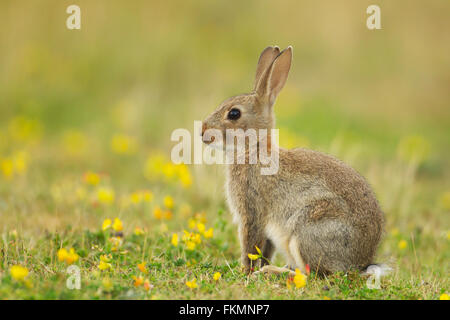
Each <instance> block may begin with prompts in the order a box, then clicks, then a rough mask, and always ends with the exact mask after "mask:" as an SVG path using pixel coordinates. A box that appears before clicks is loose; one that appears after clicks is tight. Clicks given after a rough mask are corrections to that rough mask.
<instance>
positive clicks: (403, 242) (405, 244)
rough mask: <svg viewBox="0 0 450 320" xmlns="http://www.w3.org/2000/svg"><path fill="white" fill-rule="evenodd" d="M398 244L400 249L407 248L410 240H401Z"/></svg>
mask: <svg viewBox="0 0 450 320" xmlns="http://www.w3.org/2000/svg"><path fill="white" fill-rule="evenodd" d="M397 246H398V248H399V249H400V250H403V249H406V247H407V246H408V242H407V241H406V240H400V241H399V242H398V245H397Z"/></svg>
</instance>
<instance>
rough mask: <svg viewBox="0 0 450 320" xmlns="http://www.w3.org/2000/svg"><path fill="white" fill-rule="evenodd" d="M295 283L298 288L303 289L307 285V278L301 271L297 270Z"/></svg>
mask: <svg viewBox="0 0 450 320" xmlns="http://www.w3.org/2000/svg"><path fill="white" fill-rule="evenodd" d="M294 283H295V286H296V287H297V288H303V287H304V286H305V285H306V276H305V275H304V274H303V273H301V271H300V270H299V269H295V276H294Z"/></svg>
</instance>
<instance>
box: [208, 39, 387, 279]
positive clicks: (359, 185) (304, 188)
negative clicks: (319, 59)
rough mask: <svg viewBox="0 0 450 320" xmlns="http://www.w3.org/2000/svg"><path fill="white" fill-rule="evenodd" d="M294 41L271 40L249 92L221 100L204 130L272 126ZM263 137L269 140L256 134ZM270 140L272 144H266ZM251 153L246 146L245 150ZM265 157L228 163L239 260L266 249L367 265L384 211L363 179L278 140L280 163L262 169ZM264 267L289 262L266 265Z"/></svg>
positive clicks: (345, 265)
mask: <svg viewBox="0 0 450 320" xmlns="http://www.w3.org/2000/svg"><path fill="white" fill-rule="evenodd" d="M291 61H292V47H288V48H287V49H285V50H283V51H282V52H280V50H279V48H278V47H267V48H266V49H265V50H264V51H263V52H262V53H261V56H260V58H259V61H258V66H257V69H256V79H255V86H254V89H253V91H252V92H251V93H248V94H242V95H239V96H235V97H232V98H229V99H227V100H226V101H224V102H223V103H222V104H221V105H220V106H219V107H218V108H217V110H215V111H214V112H213V113H212V114H211V115H210V116H209V117H207V118H206V120H205V121H204V122H203V131H202V135H203V141H204V142H205V143H208V144H210V143H211V141H209V139H208V138H205V136H206V135H205V131H206V130H208V129H217V130H220V131H221V132H222V133H223V136H225V131H226V130H227V129H243V130H246V129H250V128H253V129H268V130H269V131H270V129H272V128H274V125H275V117H274V112H273V105H274V102H275V99H276V97H277V95H278V94H279V93H280V91H281V89H282V88H283V86H284V84H285V82H286V79H287V77H288V73H289V69H290V67H291ZM258 143H259V144H261V143H266V142H265V141H264V142H263V141H258ZM269 148H270V144H269ZM247 155H248V154H247ZM261 167H262V164H261V163H260V162H259V161H258V162H257V163H256V164H249V163H247V162H246V163H245V164H230V165H227V181H226V192H227V201H228V204H229V207H230V210H231V212H232V214H233V216H234V220H235V222H236V223H237V224H238V226H239V237H240V242H241V249H242V263H243V266H244V268H245V271H247V272H250V271H251V261H250V260H249V258H248V254H249V253H256V248H255V246H257V247H258V248H261V249H262V254H263V256H264V257H265V258H267V259H271V257H272V256H273V253H274V251H275V249H277V250H279V251H281V252H282V253H283V255H284V257H285V258H286V260H287V263H288V266H289V267H290V268H291V269H292V268H299V269H300V270H301V271H303V272H305V266H306V265H307V264H308V265H309V266H310V268H311V271H316V272H318V273H319V274H327V273H332V272H337V271H348V270H363V269H365V268H367V267H368V266H369V265H370V264H371V263H372V262H373V258H374V255H375V252H376V250H377V247H378V244H379V242H380V238H381V234H382V230H383V225H384V215H383V212H382V211H381V209H380V206H379V204H378V202H377V199H376V198H375V195H374V193H373V191H372V190H371V188H370V186H369V184H368V183H367V182H366V180H365V179H364V178H363V177H362V176H361V175H359V174H358V173H357V172H356V171H355V170H354V169H352V168H351V167H349V166H348V165H346V164H345V163H343V162H341V161H340V160H338V159H336V158H334V157H332V156H329V155H326V154H323V153H320V152H317V151H312V150H308V149H292V150H286V149H282V148H279V169H278V172H277V173H276V174H274V175H262V174H261V173H260V169H261ZM261 264H262V265H263V268H262V269H261V271H263V272H276V273H278V272H283V271H288V270H290V269H286V268H277V267H274V266H269V265H266V266H264V264H265V262H264V261H261Z"/></svg>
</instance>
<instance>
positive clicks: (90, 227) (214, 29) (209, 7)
mask: <svg viewBox="0 0 450 320" xmlns="http://www.w3.org/2000/svg"><path fill="white" fill-rule="evenodd" d="M378 2H379V5H380V7H381V10H382V26H383V29H382V30H368V29H367V28H366V25H365V19H366V17H367V15H366V13H365V10H366V8H367V6H368V5H369V4H372V3H371V2H368V1H344V2H340V3H339V4H337V3H334V2H332V1H321V2H316V1H303V2H300V1H287V0H282V1H277V2H276V3H275V2H271V1H268V0H263V1H256V0H251V1H245V2H243V3H239V4H237V3H233V2H231V1H227V2H217V3H212V2H211V1H207V0H200V1H172V2H156V1H150V2H149V1H133V2H129V3H125V2H123V1H105V0H102V1H95V2H92V1H86V0H80V1H77V4H78V5H79V6H80V8H81V12H82V28H81V30H68V29H67V28H66V27H65V19H66V18H67V16H68V15H67V14H66V12H65V9H66V7H67V6H68V5H70V4H72V2H69V1H57V2H56V1H51V0H46V1H41V2H39V3H38V2H18V1H12V0H7V1H2V3H1V4H0V35H1V36H0V61H1V64H0V67H1V72H0V96H1V99H0V236H1V239H0V298H1V299H448V294H449V291H450V288H449V258H450V223H449V222H450V219H449V217H450V149H449V145H450V91H449V90H448V88H449V86H448V85H449V83H450V82H449V79H450V58H449V54H448V53H449V52H450V41H448V40H449V39H448V32H447V30H449V28H450V25H449V24H450V22H449V20H448V17H447V15H446V14H445V12H448V10H449V9H450V4H449V3H448V2H447V1H439V0H433V1H429V2H427V4H424V3H423V2H421V1H408V2H406V1H398V2H395V3H394V2H392V1H378ZM406 4H407V5H406ZM273 44H277V45H279V46H280V47H286V46H288V45H292V46H293V47H294V62H293V67H292V70H291V74H290V76H289V79H288V82H287V85H286V87H285V88H284V90H283V91H282V93H281V94H280V96H279V98H278V101H277V103H276V106H275V113H276V115H277V127H278V128H279V129H280V144H281V145H282V146H284V147H288V148H293V147H307V148H312V149H315V150H319V151H323V152H326V153H329V154H332V155H334V156H337V157H338V158H340V159H342V160H344V161H345V162H347V163H349V164H350V165H352V166H353V167H354V168H356V169H357V170H358V171H359V172H360V173H362V174H363V175H364V176H365V177H366V178H367V180H368V181H369V182H370V184H371V185H372V187H373V188H374V190H375V192H376V194H377V197H378V199H379V201H380V204H381V207H382V208H383V211H384V212H385V214H386V231H385V234H384V236H383V240H382V243H381V246H380V248H379V251H378V255H377V262H384V263H387V264H389V265H390V266H391V267H392V269H393V271H392V273H391V274H390V275H388V276H386V277H383V278H382V279H381V283H380V288H378V289H370V288H369V287H368V286H367V283H366V281H367V277H365V276H363V275H361V274H357V273H347V274H343V273H342V274H334V275H331V276H328V277H325V278H321V277H318V276H317V275H316V274H314V272H313V271H312V272H311V273H310V274H306V275H297V276H296V277H292V278H289V277H287V276H279V277H276V276H264V275H247V274H244V273H243V272H242V269H241V266H240V262H239V256H240V247H239V243H238V238H237V230H236V226H235V225H233V224H232V222H231V215H230V213H229V210H228V207H227V205H226V203H225V197H224V192H223V182H224V167H223V166H214V165H213V166H209V165H205V164H204V165H184V164H181V165H175V164H173V163H172V162H171V160H170V151H171V148H172V147H173V145H174V144H175V143H173V142H171V141H170V134H171V132H172V131H173V130H174V129H176V128H187V129H188V130H190V131H192V128H193V121H194V120H201V119H203V118H204V117H206V116H207V115H208V114H209V113H210V112H211V111H212V110H214V108H215V107H216V106H217V105H218V104H219V103H220V102H221V101H222V100H224V99H225V98H226V97H228V96H230V95H234V94H238V93H241V92H245V91H249V90H250V89H251V85H252V81H253V78H254V71H255V66H256V62H257V58H258V55H259V53H260V52H261V50H262V49H263V48H265V47H266V46H268V45H273ZM272 262H273V263H275V264H277V265H280V266H281V265H283V263H284V261H283V260H282V259H281V257H280V256H277V257H275V259H274V261H272ZM70 266H76V268H72V269H70V270H75V272H78V271H79V275H80V279H81V281H80V283H79V285H80V288H79V289H76V288H75V289H74V288H73V287H71V284H74V283H75V282H72V280H73V279H74V278H73V277H74V274H69V273H68V268H69V267H70ZM77 270H78V271H77ZM68 280H69V286H68V285H67V284H68V282H67V281H68Z"/></svg>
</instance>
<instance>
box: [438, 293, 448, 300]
mask: <svg viewBox="0 0 450 320" xmlns="http://www.w3.org/2000/svg"><path fill="white" fill-rule="evenodd" d="M439 300H449V296H448V294H446V293H443V294H441V296H440V297H439Z"/></svg>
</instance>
